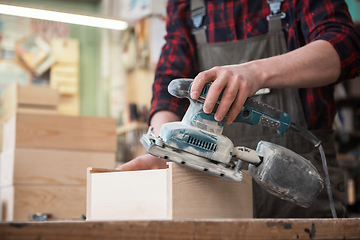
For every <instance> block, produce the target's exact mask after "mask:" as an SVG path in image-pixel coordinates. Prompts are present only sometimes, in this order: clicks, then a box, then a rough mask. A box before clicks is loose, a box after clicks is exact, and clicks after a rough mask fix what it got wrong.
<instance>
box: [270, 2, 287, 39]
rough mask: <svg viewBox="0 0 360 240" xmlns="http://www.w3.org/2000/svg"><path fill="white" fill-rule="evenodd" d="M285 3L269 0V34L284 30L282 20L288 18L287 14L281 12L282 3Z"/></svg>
mask: <svg viewBox="0 0 360 240" xmlns="http://www.w3.org/2000/svg"><path fill="white" fill-rule="evenodd" d="M283 1H284V0H268V3H269V8H270V14H269V15H268V16H267V17H266V19H267V20H268V21H269V33H273V32H278V31H281V30H282V24H281V19H284V18H285V17H286V14H285V13H284V12H282V11H281V3H282V2H283Z"/></svg>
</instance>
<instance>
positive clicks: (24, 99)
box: [3, 83, 59, 121]
mask: <svg viewBox="0 0 360 240" xmlns="http://www.w3.org/2000/svg"><path fill="white" fill-rule="evenodd" d="M58 105H59V93H58V91H57V90H56V89H52V88H49V87H39V86H23V85H20V84H18V83H14V84H11V85H10V86H9V87H8V88H7V89H6V91H5V93H4V97H3V118H4V121H8V120H9V119H11V118H12V117H14V116H15V114H16V112H17V111H22V112H32V113H49V114H51V113H58Z"/></svg>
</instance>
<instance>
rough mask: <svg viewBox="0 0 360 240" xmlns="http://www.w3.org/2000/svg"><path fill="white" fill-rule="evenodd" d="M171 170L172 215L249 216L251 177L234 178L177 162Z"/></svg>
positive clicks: (174, 217) (248, 175)
mask: <svg viewBox="0 0 360 240" xmlns="http://www.w3.org/2000/svg"><path fill="white" fill-rule="evenodd" d="M169 170H170V171H171V173H172V180H173V181H172V211H173V212H172V218H173V219H181V218H252V217H253V211H252V208H253V206H252V180H251V176H250V174H249V173H248V172H247V171H243V180H242V181H241V182H239V183H238V182H234V181H230V180H227V179H224V178H220V177H218V176H214V175H211V174H208V173H204V172H201V171H197V170H194V169H191V168H188V167H184V166H181V165H179V164H175V163H172V164H170V169H169Z"/></svg>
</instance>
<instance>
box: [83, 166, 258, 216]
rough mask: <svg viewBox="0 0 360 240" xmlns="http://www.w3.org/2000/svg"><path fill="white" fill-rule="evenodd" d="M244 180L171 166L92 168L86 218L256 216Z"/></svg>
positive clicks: (247, 180)
mask: <svg viewBox="0 0 360 240" xmlns="http://www.w3.org/2000/svg"><path fill="white" fill-rule="evenodd" d="M243 175H244V178H243V180H242V182H240V183H238V182H233V181H230V180H227V179H223V178H220V177H217V176H214V175H210V174H207V173H204V172H200V171H197V170H194V169H190V168H187V167H183V166H181V165H178V164H174V163H170V164H169V167H168V168H167V169H160V170H146V171H131V172H124V171H111V170H102V169H91V168H89V169H88V181H87V208H86V217H87V220H135V219H136V220H160V219H162V220H165V219H204V218H252V216H253V212H252V180H251V176H250V174H249V173H248V172H247V171H244V172H243Z"/></svg>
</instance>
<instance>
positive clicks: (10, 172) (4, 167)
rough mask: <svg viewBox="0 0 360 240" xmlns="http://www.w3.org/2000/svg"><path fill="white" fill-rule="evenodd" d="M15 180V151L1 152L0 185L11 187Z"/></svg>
mask: <svg viewBox="0 0 360 240" xmlns="http://www.w3.org/2000/svg"><path fill="white" fill-rule="evenodd" d="M13 182H14V151H12V150H7V151H4V152H2V153H1V154H0V187H10V186H12V185H13Z"/></svg>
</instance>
